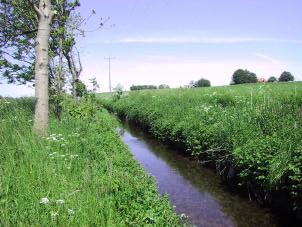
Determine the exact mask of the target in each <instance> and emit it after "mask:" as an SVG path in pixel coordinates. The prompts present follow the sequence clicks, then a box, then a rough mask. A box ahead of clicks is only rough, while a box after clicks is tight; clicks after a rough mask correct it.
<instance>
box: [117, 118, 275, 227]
mask: <svg viewBox="0 0 302 227" xmlns="http://www.w3.org/2000/svg"><path fill="white" fill-rule="evenodd" d="M119 131H120V135H121V137H122V139H123V141H124V143H125V144H127V145H128V147H129V149H130V151H131V153H132V154H133V156H134V158H135V159H136V160H137V161H138V162H139V163H140V165H141V166H142V167H143V168H144V169H145V170H146V172H148V173H149V174H150V175H152V176H153V177H154V178H155V179H156V182H157V185H158V190H159V192H160V193H162V194H163V193H167V194H168V196H169V199H170V201H171V203H172V205H173V206H174V207H175V211H176V212H177V213H178V214H185V215H187V216H188V217H189V221H190V223H191V224H192V225H195V226H203V227H216V226H226V227H228V226H244V227H248V226H256V227H264V226H275V224H274V222H273V219H272V215H271V213H270V212H269V210H268V209H263V208H260V207H259V206H258V205H257V204H256V203H255V202H252V201H249V200H248V199H247V198H243V197H241V196H239V195H237V194H235V193H231V192H230V191H228V190H227V189H225V188H224V187H223V185H221V183H220V179H219V178H218V177H217V175H216V174H215V173H214V171H213V170H211V169H208V168H205V167H202V166H200V164H198V163H197V162H196V161H194V160H191V159H190V158H189V157H185V156H184V155H183V154H181V152H179V151H177V150H173V149H170V148H167V147H166V146H164V145H163V144H161V143H159V142H157V141H156V140H154V139H152V138H151V137H150V136H149V135H148V134H147V133H145V132H144V131H142V130H140V129H139V128H137V127H134V126H133V125H131V124H129V123H128V122H121V128H120V130H119Z"/></svg>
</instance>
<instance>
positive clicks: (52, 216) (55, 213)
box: [50, 211, 59, 221]
mask: <svg viewBox="0 0 302 227" xmlns="http://www.w3.org/2000/svg"><path fill="white" fill-rule="evenodd" d="M58 215H59V213H58V212H54V211H51V212H50V217H51V220H52V221H55V220H56V219H57V216H58Z"/></svg>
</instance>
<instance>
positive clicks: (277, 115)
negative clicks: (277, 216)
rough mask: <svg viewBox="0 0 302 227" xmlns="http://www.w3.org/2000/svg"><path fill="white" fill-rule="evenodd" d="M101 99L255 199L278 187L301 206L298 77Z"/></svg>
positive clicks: (301, 92) (267, 197) (301, 88)
mask: <svg viewBox="0 0 302 227" xmlns="http://www.w3.org/2000/svg"><path fill="white" fill-rule="evenodd" d="M103 103H104V105H105V106H106V107H107V108H108V109H111V110H113V111H115V112H117V113H119V114H120V115H123V116H127V118H128V119H130V120H132V121H135V122H137V123H139V124H140V125H141V126H143V127H146V128H147V129H148V130H149V132H150V133H151V134H152V135H153V136H155V137H156V138H157V139H159V140H160V141H163V142H165V143H169V144H173V145H178V146H181V147H183V148H184V149H185V150H186V152H187V153H188V154H190V155H192V156H195V157H198V158H200V159H202V160H204V161H211V160H214V161H215V163H216V167H217V170H218V171H219V172H220V174H221V175H222V176H224V178H226V180H227V181H228V180H230V179H231V178H232V179H236V183H237V184H238V186H239V187H241V188H247V189H248V191H249V192H250V195H252V196H254V197H255V198H256V199H257V200H259V202H261V203H270V202H271V199H272V196H273V195H274V194H276V193H277V195H280V194H278V193H281V192H282V194H283V193H286V194H287V196H288V197H289V198H290V199H289V202H290V207H291V209H292V210H294V211H295V212H296V213H299V212H301V206H302V205H301V204H302V192H301V190H302V174H301V171H302V140H301V138H302V128H301V126H302V118H301V117H302V83H300V82H297V83H275V84H246V85H239V86H225V87H212V88H200V89H167V90H152V91H151V90H145V91H139V92H129V93H125V95H123V96H122V97H121V98H120V99H116V98H112V99H109V98H108V97H107V98H105V99H103ZM283 205H284V206H285V204H281V206H283Z"/></svg>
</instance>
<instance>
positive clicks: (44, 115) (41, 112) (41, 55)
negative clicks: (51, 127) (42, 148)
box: [32, 0, 55, 135]
mask: <svg viewBox="0 0 302 227" xmlns="http://www.w3.org/2000/svg"><path fill="white" fill-rule="evenodd" d="M32 6H33V7H34V9H35V11H36V13H37V15H38V18H39V24H38V33H37V38H36V46H35V52H36V60H35V98H36V106H35V119H34V130H35V132H36V133H38V134H40V135H47V133H48V108H49V107H48V105H49V104H48V103H49V97H48V73H49V69H48V64H49V57H48V48H49V47H48V43H49V37H50V29H51V23H52V19H53V17H54V14H55V12H54V11H53V10H52V5H51V0H39V4H38V6H37V5H36V4H35V3H34V2H32Z"/></svg>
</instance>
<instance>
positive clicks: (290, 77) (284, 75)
mask: <svg viewBox="0 0 302 227" xmlns="http://www.w3.org/2000/svg"><path fill="white" fill-rule="evenodd" d="M294 80H295V77H294V76H293V75H292V74H291V73H290V72H286V71H284V72H283V73H282V74H281V76H280V77H279V81H280V82H289V81H294Z"/></svg>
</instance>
